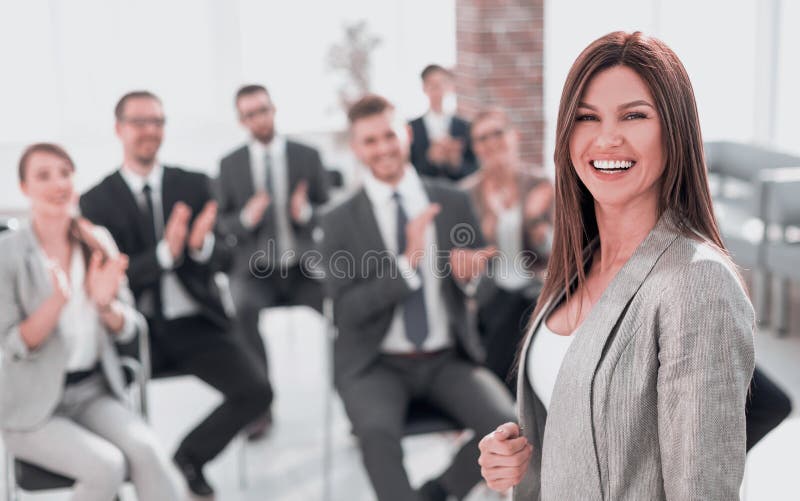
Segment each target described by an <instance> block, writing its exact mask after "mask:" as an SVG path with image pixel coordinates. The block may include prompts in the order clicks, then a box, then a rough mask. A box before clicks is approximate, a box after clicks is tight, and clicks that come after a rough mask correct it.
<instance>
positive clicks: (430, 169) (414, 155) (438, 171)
mask: <svg viewBox="0 0 800 501" xmlns="http://www.w3.org/2000/svg"><path fill="white" fill-rule="evenodd" d="M409 124H410V125H411V132H412V134H413V138H412V142H411V163H412V164H414V167H415V168H416V169H417V172H419V174H420V175H421V176H428V177H444V178H447V179H452V180H454V181H455V180H458V179H461V178H464V177H466V176H468V175H470V174H472V173H473V172H475V171H476V170H478V164H477V161H476V160H475V154H474V153H473V152H472V147H471V145H470V139H469V122H467V121H466V120H464V119H463V118H459V117H457V116H454V117H453V120H452V121H451V122H450V136H452V137H454V138H456V139H461V140H462V141H464V162H463V163H462V164H461V166H460V167H459V168H458V169H455V170H453V169H451V168H450V167H448V166H446V165H435V164H431V163H430V162H429V161H428V148H429V147H430V145H431V142H430V139H429V138H428V131H427V129H426V128H425V121H424V120H423V119H422V117H419V118H415V119H414V120H412V121H411V122H410V123H409Z"/></svg>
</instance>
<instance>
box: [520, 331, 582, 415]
mask: <svg viewBox="0 0 800 501" xmlns="http://www.w3.org/2000/svg"><path fill="white" fill-rule="evenodd" d="M533 336H534V337H533V341H531V345H530V348H529V349H528V350H529V351H528V359H527V360H528V363H527V367H526V370H527V372H528V382H529V383H530V385H531V387H532V388H533V391H534V393H536V396H537V397H539V400H541V401H542V404H544V408H545V409H549V408H550V399H551V397H552V396H553V388H554V387H555V385H556V377H557V376H558V371H559V369H561V364H562V363H563V362H564V356H566V354H567V350H568V349H569V347H570V345H571V344H572V340H573V338H574V337H575V336H573V335H569V336H561V335H559V334H556V333H555V332H553V331H551V330H550V328H549V327H547V323H546V322H545V321H544V320H542V322H541V323H540V324H539V327H538V328H537V330H536V332H535V333H534V335H533Z"/></svg>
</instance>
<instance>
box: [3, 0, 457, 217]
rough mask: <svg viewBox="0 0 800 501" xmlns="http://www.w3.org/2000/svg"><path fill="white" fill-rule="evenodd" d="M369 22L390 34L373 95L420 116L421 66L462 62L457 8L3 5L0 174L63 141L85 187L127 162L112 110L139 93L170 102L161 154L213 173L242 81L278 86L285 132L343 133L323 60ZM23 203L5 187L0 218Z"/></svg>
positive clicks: (73, 0) (87, 2)
mask: <svg viewBox="0 0 800 501" xmlns="http://www.w3.org/2000/svg"><path fill="white" fill-rule="evenodd" d="M359 19H366V20H367V23H368V26H369V29H370V31H371V32H373V33H375V34H377V35H378V36H380V37H381V38H382V40H383V41H382V44H381V45H380V46H379V47H378V48H377V49H376V51H375V56H374V62H375V64H374V79H373V83H374V90H376V91H378V92H381V93H384V94H386V95H387V96H388V97H390V98H392V99H394V100H395V101H396V103H397V104H398V106H399V108H400V110H401V112H402V113H404V114H407V115H412V114H414V113H418V112H420V111H421V110H422V109H423V108H424V102H425V101H424V96H423V95H422V92H421V90H420V84H419V79H418V74H419V72H420V70H421V69H422V67H424V66H425V65H426V64H428V63H429V62H433V61H435V62H440V63H442V64H446V65H452V64H454V63H455V9H454V0H436V1H435V2H428V1H425V0H384V1H381V2H374V1H367V0H348V1H339V2H330V1H324V0H293V1H290V2H287V1H278V0H269V1H263V0H226V1H222V0H170V1H168V2H163V1H157V0H137V1H136V2H130V1H124V0H70V1H69V2H67V1H57V0H56V1H48V0H25V1H24V2H23V1H21V0H20V1H15V2H4V3H0V68H2V73H3V77H2V78H1V79H0V110H2V112H1V113H0V117H2V119H0V166H2V169H3V172H7V174H6V175H7V179H12V175H14V176H15V174H12V173H13V171H15V170H16V163H17V160H18V158H19V155H20V152H21V151H22V149H23V148H24V147H25V146H26V145H27V144H30V143H32V142H35V141H55V142H58V143H61V144H63V145H64V146H65V147H66V148H67V150H68V151H69V152H70V154H71V155H72V156H73V158H74V160H75V161H76V164H77V167H78V172H77V175H76V183H77V185H78V188H79V189H80V190H83V189H85V188H87V187H88V186H90V185H92V184H93V183H95V182H97V181H98V180H99V179H100V178H101V177H102V176H104V175H105V174H106V173H108V172H110V171H111V170H112V169H113V168H114V166H116V165H117V164H118V162H119V158H120V151H119V145H118V143H117V141H116V138H115V137H114V133H113V107H114V104H115V103H116V101H117V99H118V98H119V97H120V96H121V95H122V94H124V93H125V92H127V91H129V90H133V89H138V88H146V89H149V90H152V91H153V92H155V93H156V94H158V95H159V96H160V97H161V98H162V100H163V102H164V107H165V113H166V115H167V128H166V139H165V142H164V145H163V147H162V154H161V158H162V160H163V161H165V162H172V163H179V164H183V165H187V166H191V167H194V168H198V169H201V170H205V171H206V172H208V173H210V174H214V173H215V172H216V169H217V161H218V159H219V158H220V156H222V155H223V154H224V153H225V152H227V151H229V150H230V149H232V148H233V147H234V146H236V145H237V144H238V143H240V142H241V141H242V140H244V138H245V134H244V132H243V131H242V130H241V129H240V128H239V126H238V124H237V121H236V116H235V114H234V109H233V95H234V93H235V91H236V89H237V88H238V87H239V86H240V85H241V84H242V83H250V82H260V83H264V84H266V85H267V86H268V87H269V88H270V90H271V92H272V94H273V98H274V100H275V102H276V104H277V106H278V108H279V110H278V115H277V121H278V126H279V128H280V129H281V130H282V131H284V132H287V133H308V132H319V131H330V130H335V129H338V128H341V127H342V125H343V124H344V119H343V116H342V114H341V111H340V110H339V109H338V106H337V97H336V90H337V88H338V80H337V78H338V77H337V76H336V75H334V74H332V73H330V72H328V71H327V69H326V58H327V52H328V50H329V47H330V46H331V45H332V44H333V43H335V42H337V41H339V40H340V39H341V38H342V37H343V33H344V30H343V26H344V24H345V23H349V22H353V21H357V20H359ZM14 179H15V178H14ZM24 206H25V200H24V198H23V196H22V195H21V194H20V193H19V190H18V188H17V183H16V182H7V183H3V184H0V210H2V209H16V208H20V207H24Z"/></svg>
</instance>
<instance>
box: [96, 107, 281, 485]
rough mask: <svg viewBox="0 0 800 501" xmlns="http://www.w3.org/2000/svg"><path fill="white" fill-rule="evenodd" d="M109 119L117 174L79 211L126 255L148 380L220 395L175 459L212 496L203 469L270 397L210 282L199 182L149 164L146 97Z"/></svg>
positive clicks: (211, 214) (158, 121)
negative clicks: (182, 377)
mask: <svg viewBox="0 0 800 501" xmlns="http://www.w3.org/2000/svg"><path fill="white" fill-rule="evenodd" d="M115 115H116V132H117V136H118V137H119V139H120V141H121V142H122V146H123V154H124V159H123V164H122V168H121V169H118V170H116V171H115V172H114V173H113V174H111V175H109V176H107V177H106V178H105V179H103V180H102V181H101V182H100V183H99V184H98V185H97V186H95V187H94V188H92V189H90V190H89V191H88V192H86V193H85V194H84V195H83V196H82V197H81V201H80V207H81V211H82V212H83V214H84V216H86V217H87V218H88V219H90V220H91V221H93V222H95V223H96V224H100V225H103V226H105V227H106V228H108V229H109V231H110V232H111V234H112V235H113V237H114V239H115V240H116V241H117V243H118V245H119V246H120V249H121V250H122V251H123V252H125V253H127V254H128V255H129V256H130V266H129V267H128V279H129V280H130V285H131V289H132V290H133V294H134V296H136V301H137V304H138V306H139V309H140V310H141V311H142V313H144V315H145V317H147V321H148V324H149V327H150V331H149V332H150V351H151V359H152V361H153V374H154V375H156V376H157V375H158V374H159V373H160V372H162V371H169V372H174V371H177V372H178V373H180V374H191V375H193V376H197V377H198V378H200V379H201V380H202V381H203V382H205V383H207V384H208V385H210V386H212V387H213V388H215V389H217V390H218V391H219V392H220V393H222V397H223V401H222V403H221V404H220V405H219V406H218V407H217V408H216V409H214V410H213V411H212V412H211V413H210V414H209V415H208V416H206V417H205V419H203V420H202V421H201V422H200V423H199V424H198V425H197V426H195V428H194V430H192V431H191V432H190V433H189V435H187V436H186V438H184V439H183V441H182V442H181V444H180V445H179V446H178V450H177V452H176V453H175V456H174V460H175V462H176V463H177V464H178V466H179V468H180V471H181V473H182V474H183V476H184V477H185V478H186V481H187V483H188V484H189V489H190V490H191V491H192V493H193V494H195V495H197V496H211V495H213V494H214V489H213V488H212V487H211V485H210V484H209V483H208V481H207V480H206V478H205V475H204V474H203V467H204V465H205V464H206V463H207V462H209V461H211V460H212V459H213V458H215V457H216V456H217V455H218V454H219V453H220V452H222V450H223V449H224V448H225V446H226V445H227V444H228V443H229V442H230V441H231V440H232V439H233V438H234V437H235V436H236V434H237V433H239V431H240V430H241V429H242V428H243V427H244V426H246V425H247V424H248V423H250V422H252V421H253V420H254V419H255V418H256V417H258V416H259V415H263V413H264V412H266V410H267V408H268V406H269V404H270V402H271V400H272V392H271V389H270V387H269V383H268V381H267V379H266V377H265V376H264V374H263V372H262V371H261V370H260V369H259V366H258V361H257V360H256V358H255V357H254V356H253V355H252V354H251V353H250V352H249V350H248V349H246V348H245V347H244V345H243V344H242V343H241V342H240V341H239V340H238V339H237V338H236V336H233V335H232V334H231V333H230V332H229V331H230V330H231V321H230V318H229V313H230V308H226V307H225V304H226V303H227V304H228V305H229V306H230V297H229V295H226V290H224V289H222V288H220V287H219V285H218V284H217V283H216V281H215V279H214V274H215V272H216V271H218V270H220V269H222V268H224V267H225V266H226V265H227V263H228V261H229V252H228V251H227V249H226V248H225V247H224V246H222V245H221V244H220V242H218V241H217V240H216V239H215V237H214V233H213V231H212V230H213V227H214V224H215V220H216V215H217V214H216V211H217V207H216V202H214V201H213V200H212V199H211V190H210V187H209V180H208V177H207V176H205V175H204V174H200V173H196V172H190V171H187V170H184V169H180V168H177V167H168V166H164V165H162V164H161V163H160V162H158V160H157V154H158V149H159V147H160V146H161V140H162V138H163V132H164V131H163V129H164V111H163V109H162V107H161V101H160V100H159V99H158V98H157V97H156V96H155V95H153V94H151V93H150V92H146V91H136V92H131V93H128V94H126V95H125V96H123V97H122V98H121V99H120V100H119V102H118V104H117V107H116V110H115Z"/></svg>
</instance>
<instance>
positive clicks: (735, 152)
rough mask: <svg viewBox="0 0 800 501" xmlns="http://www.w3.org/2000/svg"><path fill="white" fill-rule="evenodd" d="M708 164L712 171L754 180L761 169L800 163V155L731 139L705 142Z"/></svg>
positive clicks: (736, 177)
mask: <svg viewBox="0 0 800 501" xmlns="http://www.w3.org/2000/svg"><path fill="white" fill-rule="evenodd" d="M703 146H704V148H705V155H706V166H707V167H708V171H709V172H710V173H714V174H717V175H719V176H723V177H732V178H735V179H739V180H742V181H753V180H755V179H756V178H757V177H758V174H759V172H760V171H761V170H764V169H772V168H776V167H791V166H796V165H800V157H798V156H794V155H789V154H787V153H781V152H778V151H774V150H770V149H767V148H764V147H761V146H754V145H750V144H742V143H734V142H730V141H709V142H707V143H705V144H704V145H703Z"/></svg>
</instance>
